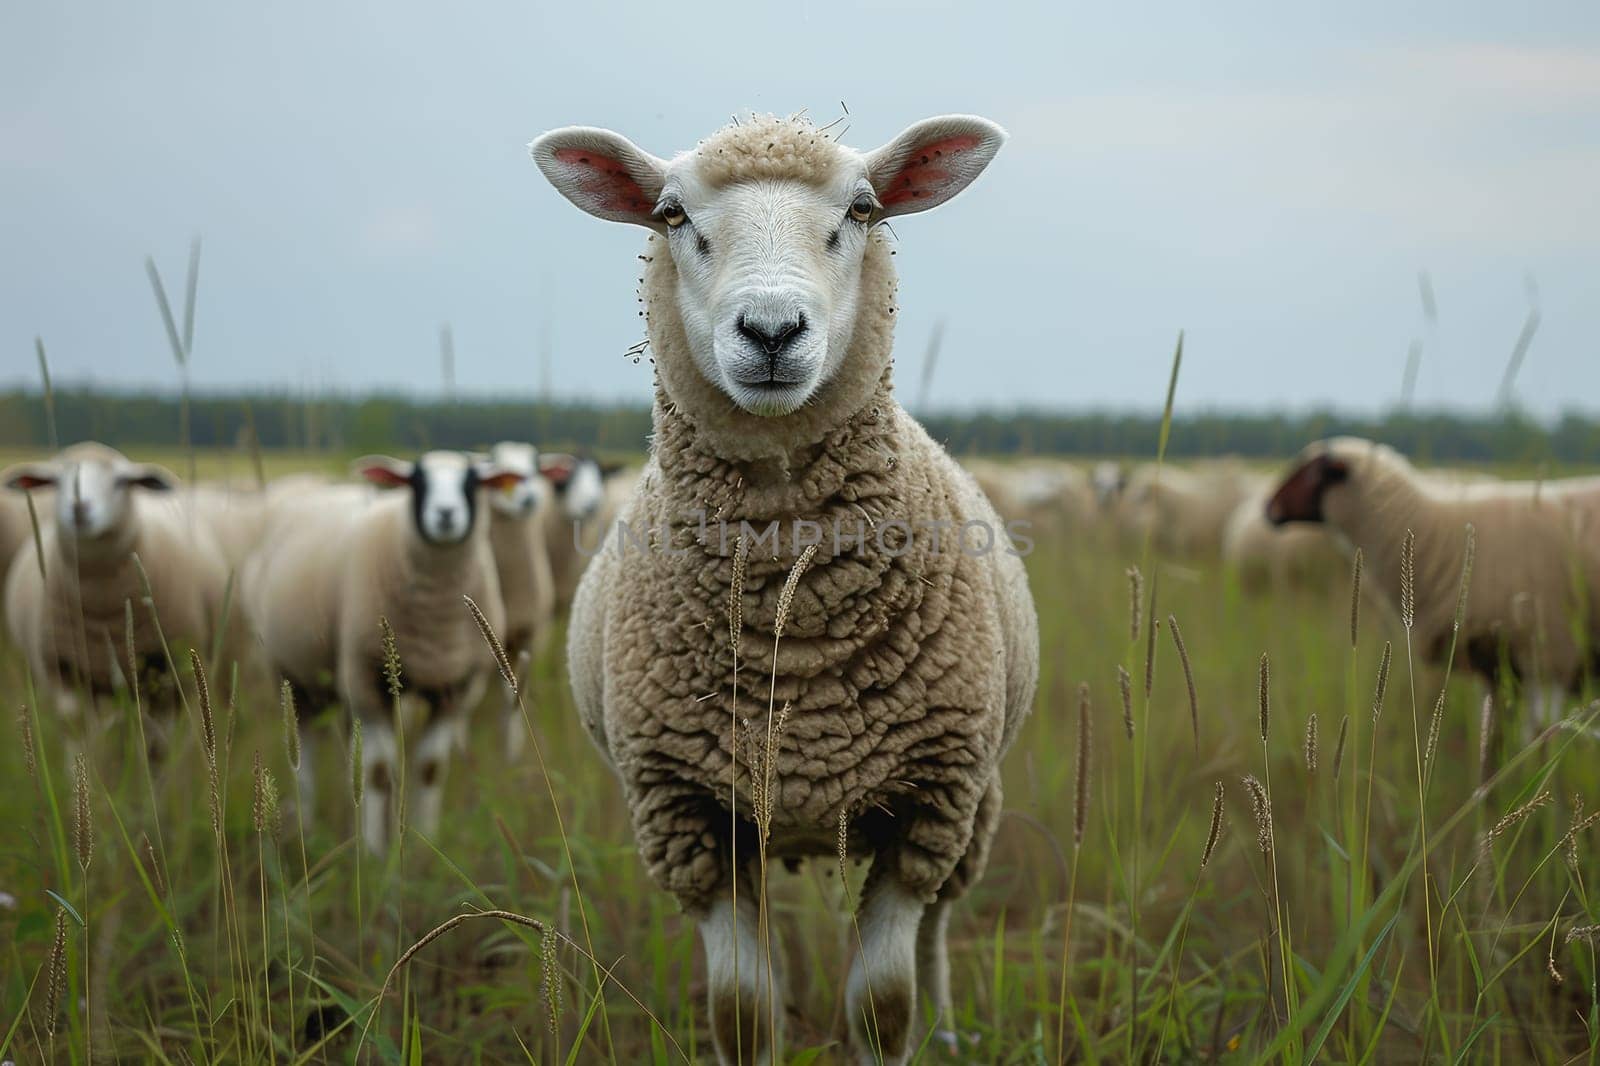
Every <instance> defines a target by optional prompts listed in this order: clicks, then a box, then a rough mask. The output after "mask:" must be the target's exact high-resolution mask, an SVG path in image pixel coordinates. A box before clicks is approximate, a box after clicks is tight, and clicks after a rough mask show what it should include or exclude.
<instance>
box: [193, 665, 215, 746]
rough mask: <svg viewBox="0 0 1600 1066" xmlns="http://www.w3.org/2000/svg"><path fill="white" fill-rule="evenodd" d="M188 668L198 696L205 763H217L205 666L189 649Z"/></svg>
mask: <svg viewBox="0 0 1600 1066" xmlns="http://www.w3.org/2000/svg"><path fill="white" fill-rule="evenodd" d="M189 667H190V669H192V670H193V671H194V687H195V691H196V692H198V693H199V695H200V739H201V740H202V742H203V743H204V744H205V755H206V761H207V762H209V763H210V764H211V765H212V766H213V767H215V766H216V763H217V720H216V716H215V715H214V714H213V713H212V710H211V685H210V684H209V683H208V682H207V681H206V666H205V663H203V662H201V661H200V653H199V652H198V651H196V650H195V649H193V648H190V649H189Z"/></svg>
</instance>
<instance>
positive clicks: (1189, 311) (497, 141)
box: [0, 0, 1600, 414]
mask: <svg viewBox="0 0 1600 1066" xmlns="http://www.w3.org/2000/svg"><path fill="white" fill-rule="evenodd" d="M1320 6H1322V7H1323V8H1325V10H1324V11H1322V12H1321V13H1320V14H1310V13H1307V11H1305V10H1303V9H1305V8H1307V7H1308V5H1301V4H1283V3H1281V2H1275V0H1274V2H1264V3H1259V4H1247V5H1218V4H1192V3H1186V4H1164V5H1155V4H1145V5H1127V4H1103V3H1095V4H1066V3H1060V2H1056V0H1046V2H1041V3H1034V4H1025V5H1016V6H1012V7H1006V6H1003V5H1000V4H993V3H989V4H973V3H960V4H942V3H938V2H931V0H917V2H915V3H911V2H900V3H897V2H893V0H890V2H878V3H849V4H837V5H834V4H819V3H814V2H795V3H791V4H766V3H755V2H750V3H740V4H736V5H730V6H727V7H725V8H721V9H711V8H705V7H701V6H697V5H688V4H684V5H672V4H650V5H638V6H629V5H622V6H617V5H614V4H609V3H606V4H571V3H545V4H540V5H537V7H536V6H534V5H512V4H507V3H496V4H471V3H463V4H453V5H443V4H439V3H435V2H427V3H423V2H415V0H404V2H395V0H386V2H383V3H372V4H366V5H361V4H352V3H337V2H336V3H328V2H326V0H317V2H309V0H277V2H274V3H270V4H251V5H241V4H231V3H199V2H195V3H183V4H180V3H161V4H127V3H114V2H108V0H94V2H84V3H42V4H7V5H5V8H4V13H3V14H0V217H3V218H4V228H3V232H4V239H3V240H0V384H6V385H11V384H17V383H33V382H34V380H35V376H36V370H35V361H34V356H33V337H34V335H35V334H39V335H42V336H43V337H44V339H45V342H46V344H47V346H48V348H49V352H50V359H51V364H52V368H53V370H54V373H55V374H56V376H57V377H58V378H59V379H64V380H71V381H85V380H89V381H93V382H96V383H100V384H113V383H115V384H119V385H137V386H156V387H168V386H173V385H175V383H176V376H175V370H174V367H173V363H172V359H171V356H170V354H169V351H168V349H167V347H166V341H165V338H164V334H163V332H162V329H161V325H160V320H159V318H158V317H157V313H156V311H155V305H154V302H153V300H152V297H151V293H150V288H149V285H148V282H147V281H146V278H145V273H144V267H143V260H144V257H145V255H146V254H153V255H154V256H155V257H156V260H157V262H158V263H159V264H160V266H161V268H162V269H163V271H164V272H165V273H166V275H167V277H168V280H169V284H172V285H174V286H176V287H181V277H182V274H183V268H184V262H185V258H186V255H187V247H188V243H189V239H190V236H191V235H192V234H195V233H199V234H202V235H203V238H204V263H203V267H202V276H201V284H200V299H199V306H198V314H197V325H196V338H195V353H194V361H193V377H194V381H195V383H196V385H197V386H199V387H205V388H219V387H230V386H238V385H247V384H248V385H266V386H277V387H292V388H339V389H351V390H362V389H368V388H373V387H385V388H402V389H408V390H414V391H418V392H424V393H429V392H434V391H436V390H438V389H439V388H440V361H439V356H438V344H439V342H438V332H439V327H440V325H441V324H442V323H445V322H448V323H450V324H451V326H452V327H453V330H454V335H455V343H456V349H457V377H458V380H459V382H460V384H461V387H462V388H463V389H464V390H496V391H502V392H504V391H510V392H515V393H520V394H531V393H534V392H535V391H536V390H538V389H539V388H541V386H542V385H543V384H544V383H545V382H548V385H549V387H550V388H551V389H552V390H553V391H554V392H555V393H556V394H558V395H563V396H588V397H600V398H607V399H612V398H618V399H631V400H635V401H639V402H643V401H644V400H645V399H646V398H647V397H648V394H649V384H650V382H649V369H648V367H647V366H635V365H633V364H632V363H631V362H629V361H627V360H626V359H625V358H624V356H623V352H624V350H625V349H626V348H627V347H628V346H629V345H630V344H632V343H633V342H634V341H636V340H637V339H638V338H639V337H640V336H641V322H640V319H639V318H638V317H637V314H636V310H637V308H636V305H635V303H634V282H635V279H636V277H637V266H638V264H637V262H636V260H635V258H634V256H635V255H636V254H637V253H638V252H639V250H640V247H641V245H642V242H643V234H642V231H639V230H636V229H632V228H629V227H625V226H619V225H614V224H608V223H602V222H599V221H596V220H594V219H591V218H589V217H587V216H585V215H582V214H580V213H579V212H578V211H576V210H575V209H574V208H572V207H571V206H569V205H568V204H567V203H566V202H565V201H564V200H561V199H560V198H559V197H558V196H557V195H556V193H555V192H554V191H553V190H552V189H550V188H549V186H548V185H546V183H545V182H544V180H543V179H542V178H541V177H540V175H539V173H538V171H537V169H536V168H535V167H534V166H533V165H532V163H531V162H530V161H529V160H528V157H527V153H526V147H525V146H526V144H527V142H528V141H529V140H530V139H532V138H533V137H534V136H536V135H537V134H539V133H540V132H542V131H544V130H546V129H549V128H551V127H553V126H561V125H568V124H575V123H576V124H585V125H600V126H610V127H612V128H614V129H617V130H619V131H622V132H623V133H625V134H627V135H628V136H630V137H631V138H633V139H634V140H635V141H637V142H638V143H639V144H640V145H642V146H644V147H645V148H647V149H649V150H651V151H653V152H655V153H656V154H658V155H670V154H672V153H673V152H674V151H676V150H679V149H683V148H687V147H690V146H692V145H693V144H694V142H695V141H696V140H697V139H699V138H700V137H703V136H704V135H706V134H707V133H709V132H711V131H712V130H713V129H715V128H716V127H717V126H719V125H721V124H722V123H724V122H725V121H727V119H728V116H729V115H730V114H732V113H734V112H736V111H745V110H759V111H776V112H782V113H787V112H792V111H795V110H799V109H802V108H805V109H809V112H810V114H812V115H814V116H818V117H820V118H821V120H822V121H827V120H829V119H832V118H833V117H835V116H836V115H837V114H838V113H839V110H840V101H843V102H844V103H845V104H847V105H848V106H849V110H850V115H851V118H850V122H851V127H850V130H849V132H848V134H847V135H846V137H845V140H846V142H847V143H850V144H853V145H855V146H857V147H860V148H870V147H873V146H875V145H877V144H879V143H881V142H882V141H884V140H887V139H888V138H889V137H891V136H893V135H894V134H895V133H896V132H897V131H898V130H900V129H901V128H902V127H904V126H905V125H907V124H909V123H910V122H912V121H914V120H916V119H919V118H922V117H924V116H926V115H930V114H936V113H939V112H944V111H969V112H976V113H979V114H983V115H987V116H988V117H990V118H993V119H995V120H996V121H998V122H1000V123H1001V124H1002V125H1004V126H1005V127H1007V129H1008V130H1009V131H1010V133H1011V140H1010V141H1009V143H1008V144H1007V145H1006V147H1005V148H1004V149H1003V150H1002V151H1001V153H1000V155H999V156H998V157H997V159H996V160H995V162H994V164H993V165H992V166H991V167H990V169H989V171H988V172H987V173H986V174H985V175H984V176H983V177H982V178H981V179H980V180H979V182H978V183H977V184H975V185H974V186H973V187H972V188H970V189H969V190H968V191H967V192H965V193H964V194H963V195H962V196H961V197H960V198H959V199H957V200H956V201H954V202H953V203H951V204H950V205H948V206H947V207H944V208H942V209H940V210H937V211H935V212H932V213H929V214H925V215H919V216H916V217H913V218H907V219H904V220H902V221H900V222H899V223H898V224H897V225H896V227H895V228H896V230H897V231H898V233H899V238H900V245H899V255H898V256H897V260H896V261H897V263H898V264H899V267H900V270H901V275H902V284H901V302H902V305H903V308H904V312H903V315H902V319H901V321H900V326H899V360H898V366H899V375H900V382H901V389H902V394H903V395H905V396H907V398H908V399H909V398H914V394H915V393H916V392H917V389H918V382H919V380H920V377H921V371H922V365H923V359H924V351H925V349H926V347H927V341H928V337H929V334H930V331H931V330H932V328H933V326H934V323H935V322H936V321H938V320H940V319H943V320H944V321H945V322H946V323H947V329H946V334H945V344H944V349H943V354H942V356H941V358H940V360H939V365H938V367H937V372H936V374H935V377H934V380H933V385H932V392H931V399H932V403H933V405H935V406H938V407H944V408H950V407H961V406H974V405H977V406H987V407H994V406H1012V405H1016V404H1024V403H1025V404H1029V405H1033V406H1059V407H1071V408H1085V407H1113V408H1129V407H1140V408H1152V407H1157V406H1159V404H1160V401H1161V397H1162V393H1163V390H1164V387H1165V375H1166V367H1167V363H1168V360H1169V358H1170V353H1171V347H1172V342H1173V339H1174V337H1175V335H1176V334H1177V332H1178V330H1179V329H1180V328H1183V329H1185V330H1187V333H1188V342H1187V359H1186V362H1185V366H1184V376H1183V380H1182V383H1181V385H1180V389H1179V402H1180V404H1181V405H1182V406H1183V407H1184V408H1186V409H1191V410H1192V409H1196V408H1201V407H1214V406H1225V407H1245V408H1251V409H1268V408H1292V409H1297V410H1298V409H1304V408H1306V407H1308V406H1311V405H1313V404H1323V403H1331V404H1335V405H1337V406H1340V407H1343V408H1347V409H1352V410H1360V411H1370V410H1375V409H1378V408H1382V407H1386V406H1389V405H1391V404H1393V403H1394V402H1395V401H1396V399H1397V398H1398V396H1399V393H1400V387H1401V380H1402V376H1403V372H1404V367H1405V363H1406V353H1407V350H1408V348H1409V347H1410V346H1411V344H1412V342H1413V341H1414V340H1421V341H1423V342H1424V349H1423V355H1422V358H1421V363H1420V373H1419V375H1418V379H1417V386H1416V400H1417V402H1418V403H1419V404H1422V405H1427V406H1450V407H1457V408H1463V409H1486V408H1488V407H1489V406H1490V405H1491V404H1492V403H1493V402H1494V397H1495V393H1496V391H1497V389H1498V387H1499V384H1500V379H1501V376H1502V374H1503V373H1504V370H1505V367H1506V363H1507V360H1508V358H1509V356H1510V354H1511V351H1512V348H1513V345H1514V342H1515V340H1516V338H1517V335H1518V332H1519V330H1521V328H1522V326H1523V322H1524V320H1525V318H1526V317H1527V315H1528V312H1529V307H1530V299H1535V300H1536V301H1537V303H1538V306H1539V309H1540V311H1541V314H1542V324H1541V326H1540V328H1539V330H1538V333H1537V336H1536V338H1535V340H1534V342H1533V345H1532V348H1531V349H1530V351H1529V352H1528V356H1527V359H1526V363H1525V366H1524V368H1523V370H1522V373H1521V375H1520V376H1519V378H1518V379H1517V385H1516V393H1517V398H1518V400H1519V402H1521V403H1522V404H1524V405H1525V406H1526V407H1528V408H1530V409H1531V410H1533V411H1536V412H1539V413H1541V414H1549V413H1553V412H1556V411H1559V410H1564V409H1569V408H1582V409H1586V410H1588V411H1591V412H1592V411H1596V410H1600V4H1595V3H1594V2H1593V0H1574V2H1571V3H1559V2H1549V3H1539V4H1529V5H1524V4H1506V3H1503V2H1485V0H1442V2H1422V3H1412V4H1394V3H1392V2H1387V0H1385V2H1381V3H1367V2H1360V3H1356V2H1347V3H1337V4H1333V3H1329V4H1326V5H1320ZM1421 271H1426V272H1427V273H1428V274H1429V276H1430V277H1431V279H1432V285H1433V289H1434V291H1435V294H1436V299H1437V324H1436V326H1433V327H1430V326H1429V324H1428V322H1427V320H1426V318H1425V316H1424V313H1423V305H1422V301H1421V299H1420V297H1419V291H1418V290H1419V285H1418V274H1419V272H1421ZM542 353H547V357H546V355H545V354H542Z"/></svg>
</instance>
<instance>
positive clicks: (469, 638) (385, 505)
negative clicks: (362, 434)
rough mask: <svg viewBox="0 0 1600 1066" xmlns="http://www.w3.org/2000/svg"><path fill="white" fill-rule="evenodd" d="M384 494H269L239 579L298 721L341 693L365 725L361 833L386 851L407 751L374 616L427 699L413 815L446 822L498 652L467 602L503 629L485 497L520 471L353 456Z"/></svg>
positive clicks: (465, 459)
mask: <svg viewBox="0 0 1600 1066" xmlns="http://www.w3.org/2000/svg"><path fill="white" fill-rule="evenodd" d="M355 468H356V471H357V473H358V474H360V476H361V477H362V478H364V479H365V480H366V481H368V482H370V483H372V484H374V485H376V486H377V487H378V488H380V489H389V490H395V491H391V492H389V493H387V494H385V495H382V496H380V497H378V498H376V499H371V500H368V499H365V498H363V494H362V493H361V492H360V491H359V490H358V489H357V488H356V487H355V486H342V485H332V486H326V487H318V486H316V485H314V484H307V485H298V484H297V485H296V486H295V490H294V491H293V492H292V493H291V492H287V491H283V492H277V493H274V494H273V496H274V503H273V508H272V513H271V515H270V517H269V519H268V528H267V531H266V534H265V535H264V536H263V538H262V541H261V547H260V549H259V550H258V551H257V552H256V554H255V555H254V556H253V557H252V558H251V560H250V562H249V563H248V564H247V565H246V567H245V570H244V575H243V599H244V604H245V609H246V611H247V613H248V615H249V617H250V620H251V623H252V624H253V626H254V627H255V630H256V633H257V634H258V636H259V638H260V641H261V645H262V648H263V650H264V651H265V654H266V657H267V660H268V663H269V665H270V666H271V667H272V669H274V670H275V671H276V672H277V673H278V674H279V675H281V676H282V677H283V678H285V679H286V680H288V681H289V683H290V685H291V686H292V687H293V689H294V691H295V696H296V705H297V706H298V708H299V709H300V712H301V715H302V717H305V716H307V715H311V714H314V713H316V712H317V711H318V710H320V709H321V708H322V707H324V706H326V705H327V704H328V703H330V702H333V701H334V700H335V699H337V700H339V701H341V702H343V704H344V706H345V708H346V709H347V710H348V711H349V713H350V714H352V715H353V716H355V718H357V719H359V720H360V722H361V725H362V736H363V749H364V750H363V755H364V772H365V774H366V793H367V795H366V799H365V802H364V803H363V804H362V815H363V824H362V836H363V839H364V840H365V841H366V844H367V846H368V847H369V848H371V849H372V850H374V851H378V852H381V851H383V850H384V849H385V848H386V847H387V846H388V843H389V840H390V837H391V836H392V834H393V828H394V826H393V822H392V818H393V814H394V806H393V801H394V790H395V787H396V781H397V773H396V760H397V759H398V757H399V752H398V745H397V743H396V739H395V731H394V723H393V719H392V713H393V712H394V711H396V710H398V708H395V707H393V706H392V705H391V702H392V701H391V699H390V696H389V693H388V691H387V690H386V678H385V674H384V649H383V639H382V633H381V629H380V625H379V619H380V618H386V619H388V622H389V624H390V626H391V627H392V628H393V630H394V634H395V644H396V647H397V650H398V651H399V658H400V663H401V665H402V668H403V675H402V678H401V681H402V685H403V689H404V697H405V698H408V699H409V698H415V699H418V700H420V701H422V703H423V704H424V705H425V706H424V710H425V715H426V717H425V721H424V724H423V726H422V728H421V731H420V733H418V734H417V735H416V736H415V738H414V739H413V738H411V737H410V736H409V735H408V740H407V745H406V747H407V757H408V759H409V760H410V766H409V773H408V775H407V780H408V781H409V782H410V784H411V786H412V787H413V788H414V789H415V795H414V798H413V800H412V801H411V803H410V806H409V810H410V812H411V818H412V820H413V821H414V823H415V824H416V825H417V827H418V828H419V829H421V831H422V832H424V833H428V834H432V833H433V832H435V831H436V830H437V828H438V825H439V821H440V815H441V812H442V804H443V796H444V774H445V768H446V764H447V760H448V757H449V753H450V750H451V748H452V747H453V746H454V745H455V744H456V743H457V742H458V741H459V740H460V739H461V737H462V736H463V735H464V730H465V725H466V715H467V714H468V712H469V711H471V709H472V708H473V707H474V706H475V705H476V704H477V703H478V701H479V699H480V698H481V697H482V695H483V692H484V688H485V686H486V684H487V682H488V679H489V674H490V671H491V670H493V669H494V665H495V664H494V657H493V653H492V652H491V651H490V649H489V647H488V646H487V645H486V644H485V642H484V639H483V637H482V635H481V634H480V633H479V632H478V629H477V627H476V625H475V624H474V623H473V621H472V619H471V617H470V616H469V615H468V613H467V610H466V608H465V606H464V605H463V603H462V597H463V596H470V597H472V599H473V600H475V601H477V603H478V605H479V606H480V607H481V608H482V610H483V613H484V615H485V616H486V618H487V619H488V621H489V623H490V625H491V626H493V627H494V628H495V629H496V630H497V631H498V630H499V629H501V628H503V627H504V623H505V611H504V608H503V607H502V605H501V600H500V583H499V579H498V577H497V575H496V570H495V564H494V554H493V551H492V550H491V548H490V544H489V522H488V520H487V518H486V517H485V516H484V514H483V511H484V509H485V501H484V498H483V497H484V493H485V492H487V491H499V490H503V489H504V488H506V487H507V486H508V485H511V484H513V483H515V482H517V481H519V480H521V479H522V475H521V474H518V473H516V472H513V471H508V470H503V469H500V468H499V467H497V466H495V465H493V464H492V463H489V462H486V461H482V460H478V459H475V458H473V457H471V456H467V455H463V454H461V453H459V452H440V451H434V452H428V453H426V454H425V455H423V456H422V457H421V458H419V459H418V460H417V461H416V462H414V463H411V462H404V461H402V460H398V459H390V458H387V457H385V456H369V457H367V458H365V459H361V460H358V461H357V463H356V467H355ZM310 741H311V735H310V734H309V733H307V732H306V731H304V730H302V758H301V777H302V788H303V789H309V788H310V787H311V781H312V772H311V766H312V758H311V743H310Z"/></svg>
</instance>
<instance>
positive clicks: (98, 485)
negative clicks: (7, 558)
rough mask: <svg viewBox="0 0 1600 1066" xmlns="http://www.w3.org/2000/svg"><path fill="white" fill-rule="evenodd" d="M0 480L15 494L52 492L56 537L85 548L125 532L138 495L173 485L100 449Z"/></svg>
mask: <svg viewBox="0 0 1600 1066" xmlns="http://www.w3.org/2000/svg"><path fill="white" fill-rule="evenodd" d="M4 476H5V483H6V485H7V486H8V487H10V488H13V489H19V490H24V491H25V490H28V489H37V488H54V489H55V490H56V500H55V502H56V529H57V531H58V535H60V536H62V537H65V538H68V539H72V540H77V541H85V542H92V541H98V540H104V539H107V538H109V537H111V536H112V535H113V534H114V533H115V532H116V531H118V530H119V529H123V528H125V522H126V520H127V517H128V513H129V510H130V508H131V507H132V506H133V502H132V494H133V493H134V492H135V491H136V490H145V491H149V492H170V491H171V490H172V489H173V488H175V487H176V485H177V479H176V478H174V477H173V476H172V474H170V473H169V472H167V471H166V470H164V469H162V468H161V467H159V466H154V465H151V464H148V463H135V462H131V461H129V460H128V459H126V458H124V457H123V456H122V455H120V454H118V453H116V452H114V451H112V450H111V449H109V448H100V447H95V448H93V450H92V451H89V452H87V453H85V452H83V451H80V450H77V449H69V450H68V451H67V452H64V453H63V454H62V455H61V456H59V457H57V458H56V459H55V460H53V461H51V462H48V463H28V464H24V465H22V466H17V467H13V468H12V469H11V470H8V471H7V472H6V474H5V475H4Z"/></svg>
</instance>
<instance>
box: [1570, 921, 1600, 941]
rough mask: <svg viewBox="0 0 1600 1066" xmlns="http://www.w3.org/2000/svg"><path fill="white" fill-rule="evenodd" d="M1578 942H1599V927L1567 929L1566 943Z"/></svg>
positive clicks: (1583, 926) (1582, 926)
mask: <svg viewBox="0 0 1600 1066" xmlns="http://www.w3.org/2000/svg"><path fill="white" fill-rule="evenodd" d="M1578 940H1588V941H1590V942H1595V941H1600V925H1575V926H1573V927H1572V928H1571V929H1568V930H1567V939H1566V943H1568V944H1571V943H1573V942H1575V941H1578Z"/></svg>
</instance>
